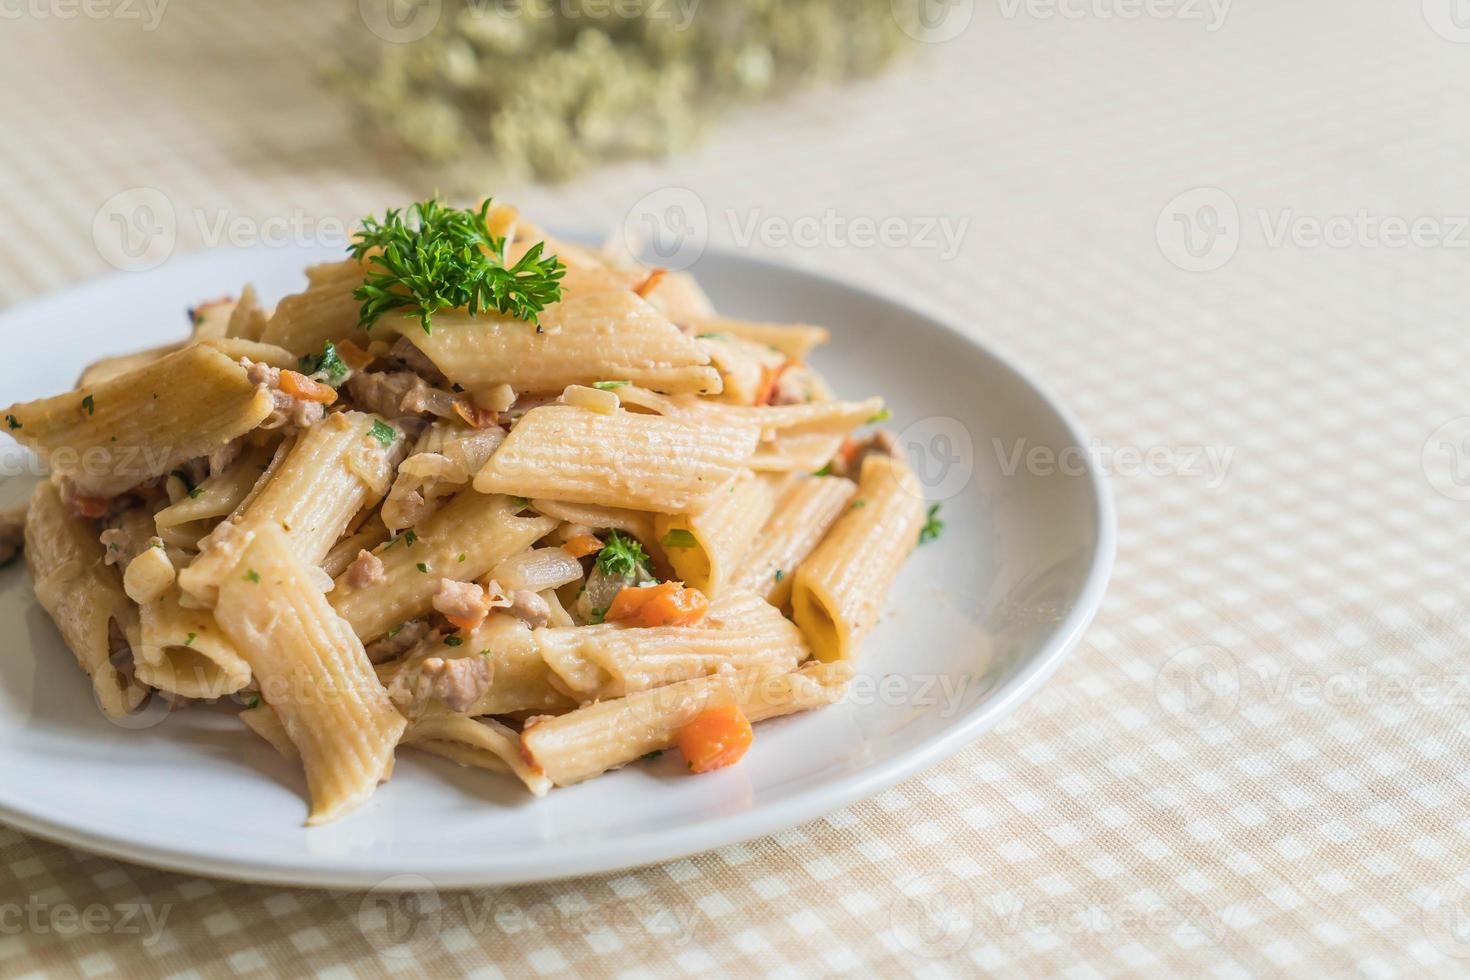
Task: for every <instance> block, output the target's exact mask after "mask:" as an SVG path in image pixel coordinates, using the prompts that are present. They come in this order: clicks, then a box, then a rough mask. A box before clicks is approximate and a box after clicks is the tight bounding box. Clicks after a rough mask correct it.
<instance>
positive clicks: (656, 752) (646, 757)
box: [643, 749, 664, 762]
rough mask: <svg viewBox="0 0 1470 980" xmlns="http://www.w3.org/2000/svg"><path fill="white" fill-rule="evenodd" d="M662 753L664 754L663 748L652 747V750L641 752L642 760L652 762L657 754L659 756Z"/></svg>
mask: <svg viewBox="0 0 1470 980" xmlns="http://www.w3.org/2000/svg"><path fill="white" fill-rule="evenodd" d="M663 754H664V750H663V749H654V750H653V751H652V752H645V753H643V761H644V762H652V761H653V760H654V759H657V758H658V757H659V756H661V755H663Z"/></svg>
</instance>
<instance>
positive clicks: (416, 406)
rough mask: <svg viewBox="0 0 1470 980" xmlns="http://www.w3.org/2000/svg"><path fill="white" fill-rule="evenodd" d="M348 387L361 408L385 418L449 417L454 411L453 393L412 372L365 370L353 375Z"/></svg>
mask: <svg viewBox="0 0 1470 980" xmlns="http://www.w3.org/2000/svg"><path fill="white" fill-rule="evenodd" d="M347 390H348V392H349V393H351V395H352V397H353V399H354V400H355V401H356V402H357V404H358V406H359V407H360V408H362V409H364V410H366V411H369V412H376V413H377V414H379V415H381V416H383V417H384V418H389V419H396V418H398V417H399V416H402V415H419V414H432V415H437V416H439V417H441V418H449V417H450V416H452V415H454V414H455V412H454V401H455V398H454V396H453V395H451V394H450V393H449V392H447V391H442V390H440V389H438V388H435V387H433V386H431V385H429V384H428V383H427V382H425V381H424V379H423V378H421V377H419V376H418V375H417V374H415V373H413V372H412V371H364V372H362V373H361V374H355V375H353V376H352V379H351V380H350V381H348V382H347Z"/></svg>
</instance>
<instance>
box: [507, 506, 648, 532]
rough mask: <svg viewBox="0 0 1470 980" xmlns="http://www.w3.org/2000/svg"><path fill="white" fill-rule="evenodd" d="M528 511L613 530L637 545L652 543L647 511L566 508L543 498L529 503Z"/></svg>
mask: <svg viewBox="0 0 1470 980" xmlns="http://www.w3.org/2000/svg"><path fill="white" fill-rule="evenodd" d="M531 509H532V510H534V511H536V512H538V513H541V514H545V515H546V516H547V517H555V518H556V519H557V520H559V521H565V522H566V523H568V524H581V525H582V526H584V527H590V528H593V529H596V530H603V529H605V528H612V529H615V530H618V531H622V532H623V533H625V534H629V535H631V536H633V537H635V538H637V539H638V540H639V541H650V540H652V539H653V515H652V514H650V513H647V512H646V511H639V510H625V509H623V508H621V507H599V506H598V505H596V504H569V503H567V502H566V501H564V500H547V499H545V498H543V497H537V498H536V499H535V500H532V501H531Z"/></svg>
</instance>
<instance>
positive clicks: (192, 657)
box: [134, 549, 250, 699]
mask: <svg viewBox="0 0 1470 980" xmlns="http://www.w3.org/2000/svg"><path fill="white" fill-rule="evenodd" d="M150 550H156V549H150ZM135 561H136V560H135ZM139 612H140V617H139V618H140V625H141V634H142V636H141V643H140V644H139V645H138V648H137V649H136V651H135V654H136V656H135V657H134V662H135V665H136V669H137V672H138V679H139V680H141V681H143V682H144V683H146V684H148V685H149V686H151V687H156V688H158V689H159V690H161V691H169V692H170V693H173V694H178V695H180V696H182V697H186V698H205V699H209V698H219V697H224V696H225V695H226V694H234V693H235V692H236V691H239V690H242V689H243V688H244V687H245V685H247V684H249V683H250V665H249V664H248V663H246V662H245V660H244V659H243V658H242V657H241V656H240V653H239V651H237V650H236V649H235V645H234V644H233V643H232V642H230V639H229V637H227V636H225V634H224V631H223V630H221V629H220V628H219V624H218V623H217V622H216V621H215V617H214V614H213V613H212V612H210V611H209V610H207V609H185V608H184V607H183V606H181V605H179V591H178V589H167V590H165V591H164V593H163V594H162V595H160V596H159V597H158V598H157V599H154V600H153V601H152V602H148V603H145V604H144V605H143V606H142V607H141V608H140V610H139Z"/></svg>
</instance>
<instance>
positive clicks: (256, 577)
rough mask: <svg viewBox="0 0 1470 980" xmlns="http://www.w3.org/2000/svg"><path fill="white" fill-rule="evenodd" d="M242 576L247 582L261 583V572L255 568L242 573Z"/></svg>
mask: <svg viewBox="0 0 1470 980" xmlns="http://www.w3.org/2000/svg"><path fill="white" fill-rule="evenodd" d="M241 578H243V579H244V580H245V581H247V582H253V583H254V584H256V585H259V584H260V573H259V572H257V571H256V570H255V569H253V568H252V569H250V570H249V571H248V572H246V573H245V574H244V575H242V576H241Z"/></svg>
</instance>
